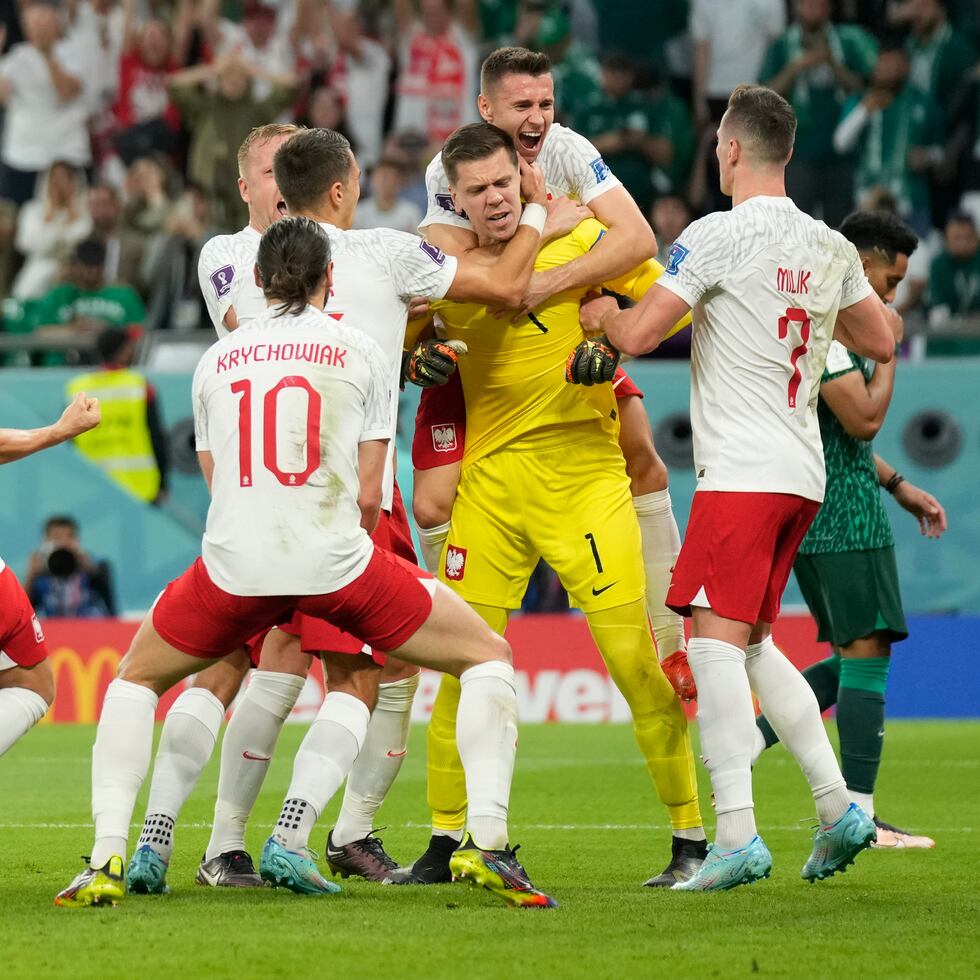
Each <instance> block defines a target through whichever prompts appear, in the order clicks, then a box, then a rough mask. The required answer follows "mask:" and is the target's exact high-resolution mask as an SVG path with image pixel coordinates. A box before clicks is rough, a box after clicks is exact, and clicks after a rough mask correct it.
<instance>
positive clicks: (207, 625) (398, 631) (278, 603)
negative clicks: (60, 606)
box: [153, 548, 432, 660]
mask: <svg viewBox="0 0 980 980" xmlns="http://www.w3.org/2000/svg"><path fill="white" fill-rule="evenodd" d="M423 578H431V576H430V575H429V574H428V573H427V572H423V571H421V570H420V569H418V568H416V567H414V566H412V565H410V564H409V563H408V562H406V561H405V560H404V559H402V558H399V557H397V556H396V555H392V554H390V553H388V552H386V551H382V550H381V549H380V548H375V549H374V553H373V554H372V556H371V560H370V561H369V562H368V564H367V567H366V568H365V569H364V571H363V572H362V573H361V574H360V575H359V576H358V577H357V578H356V579H354V581H353V582H351V583H349V584H348V585H345V586H344V588H342V589H338V590H337V591H336V592H330V593H327V594H325V595H309V596H236V595H231V594H230V593H228V592H225V591H224V590H223V589H221V588H219V587H218V586H217V585H215V584H214V582H213V581H212V580H211V577H210V576H209V575H208V571H207V568H206V567H205V565H204V562H203V560H202V559H200V558H198V559H197V561H195V562H194V564H193V565H191V567H190V568H188V569H187V571H186V572H184V574H183V575H181V576H180V577H179V578H177V579H174V581H173V582H171V583H170V584H169V585H168V586H167V588H166V589H164V591H163V595H161V596H160V599H159V600H158V602H157V604H156V605H155V606H154V607H153V626H154V629H156V631H157V632H158V633H159V634H160V636H162V637H163V639H164V640H166V641H167V642H168V643H169V644H170V645H171V646H174V647H176V648H177V649H178V650H182V651H183V652H184V653H187V654H190V655H191V656H192V657H201V658H203V659H206V660H211V659H215V658H217V657H224V656H226V655H227V654H229V653H231V652H232V651H233V650H236V649H238V647H240V646H242V645H243V644H244V643H245V642H246V641H247V640H249V639H251V638H253V637H254V636H255V634H256V633H259V632H261V631H262V630H265V629H268V628H269V627H271V626H275V625H276V624H277V623H281V622H284V621H286V620H288V619H289V618H290V616H291V615H292V613H293V610H296V609H298V610H300V611H301V612H304V613H306V614H307V615H308V616H317V617H321V618H323V619H327V620H329V621H330V622H331V623H332V624H333V625H334V626H337V627H339V628H340V629H343V630H346V631H347V632H349V633H353V632H355V631H356V633H357V635H358V636H361V637H363V638H364V642H365V643H367V644H369V645H370V646H371V647H372V648H374V649H376V650H380V651H388V650H394V649H395V648H396V647H399V646H401V645H402V644H403V643H404V642H405V641H406V640H408V639H409V637H411V636H412V635H413V634H414V633H415V632H416V630H418V628H419V627H420V626H421V625H422V624H423V623H424V622H425V621H426V619H428V617H429V613H430V612H431V611H432V597H431V595H430V594H429V590H428V588H426V586H425V585H423V584H422V581H421V580H422V579H423Z"/></svg>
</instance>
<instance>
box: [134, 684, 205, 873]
mask: <svg viewBox="0 0 980 980" xmlns="http://www.w3.org/2000/svg"><path fill="white" fill-rule="evenodd" d="M224 717H225V706H224V705H223V704H222V703H221V701H219V700H218V698H216V697H215V696H214V695H213V694H212V693H211V692H210V691H206V690H204V688H202V687H191V688H188V689H187V690H186V691H184V692H183V693H182V694H181V695H180V697H178V698H177V700H176V701H174V703H173V705H172V706H171V708H170V710H169V711H168V712H167V717H166V719H165V720H164V722H163V732H162V733H161V735H160V744H159V746H158V747H157V757H156V762H155V763H154V765H153V778H152V780H151V781H150V798H149V800H148V801H147V804H146V818H145V819H144V821H143V829H142V831H141V833H140V837H139V840H138V841H137V844H136V846H137V847H142V846H143V845H144V844H148V845H149V846H150V847H152V848H153V850H154V851H156V852H157V854H158V855H159V856H160V857H161V858H163V860H164V861H168V862H169V861H170V856H171V855H172V854H173V850H174V839H173V831H174V823H175V822H176V820H177V816H178V814H179V813H180V809H181V807H182V806H183V805H184V803H185V802H186V801H187V797H188V796H190V794H191V790H192V789H194V786H195V785H196V784H197V780H198V778H199V777H200V775H201V771H202V770H203V769H204V767H205V766H206V765H207V764H208V760H209V759H210V758H211V753H212V752H213V751H214V743H215V740H216V739H217V737H218V729H219V728H220V727H221V722H222V720H223V719H224Z"/></svg>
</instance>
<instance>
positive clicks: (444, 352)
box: [402, 337, 466, 388]
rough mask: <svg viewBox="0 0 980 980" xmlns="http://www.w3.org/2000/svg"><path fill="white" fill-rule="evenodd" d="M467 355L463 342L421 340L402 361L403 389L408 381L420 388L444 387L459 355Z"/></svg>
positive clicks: (433, 339) (436, 338)
mask: <svg viewBox="0 0 980 980" xmlns="http://www.w3.org/2000/svg"><path fill="white" fill-rule="evenodd" d="M465 353H466V344H464V343H463V341H461V340H440V339H439V338H438V337H432V338H430V339H429V340H420V341H419V342H418V343H417V344H416V345H415V347H414V348H413V349H412V350H410V351H408V353H406V354H405V356H404V358H403V359H402V387H403V388H404V387H405V382H406V381H411V382H412V384H414V385H418V386H419V387H420V388H435V387H438V386H439V385H444V384H446V382H448V381H449V379H450V378H451V377H452V375H453V372H454V371H455V370H456V364H457V362H458V361H459V355H460V354H465Z"/></svg>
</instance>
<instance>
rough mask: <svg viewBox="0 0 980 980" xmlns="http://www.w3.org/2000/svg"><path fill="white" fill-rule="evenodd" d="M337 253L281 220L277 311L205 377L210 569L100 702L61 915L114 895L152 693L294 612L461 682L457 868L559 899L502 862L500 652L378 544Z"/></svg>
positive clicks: (159, 618) (368, 372)
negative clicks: (461, 807)
mask: <svg viewBox="0 0 980 980" xmlns="http://www.w3.org/2000/svg"><path fill="white" fill-rule="evenodd" d="M542 223H543V218H542ZM524 237H525V238H527V237H533V238H535V239H536V238H537V236H536V235H534V236H530V235H526V236H524ZM330 254H331V252H330V242H329V239H328V237H327V235H326V234H325V233H324V232H323V230H322V229H321V228H319V227H318V226H317V225H316V223H315V222H312V221H309V220H308V219H304V218H287V219H284V220H283V221H280V222H277V223H275V224H273V225H272V226H271V227H270V228H269V229H268V230H267V231H266V233H265V235H264V236H263V238H262V241H261V243H260V245H259V252H258V259H257V263H256V264H257V268H258V274H259V276H260V277H261V281H262V283H263V286H264V290H265V292H266V296H267V300H268V303H269V307H270V310H269V312H268V313H267V314H266V315H265V316H264V317H259V318H258V319H257V320H256V321H255V322H253V323H251V324H250V325H249V326H247V327H245V328H240V329H238V330H237V331H235V332H234V333H232V334H231V335H230V336H228V337H226V338H225V339H224V340H222V341H219V342H218V343H217V344H215V345H214V347H212V348H211V349H210V350H209V351H208V352H207V353H206V354H205V355H204V357H203V358H202V359H201V362H200V364H199V365H198V368H197V370H196V371H195V375H194V385H193V399H194V417H195V434H196V440H197V449H198V453H199V455H200V461H201V468H202V470H203V472H204V474H205V478H206V479H207V480H208V483H209V486H210V488H211V493H212V503H211V507H210V508H209V511H208V522H207V528H206V531H205V534H204V539H203V542H202V557H201V558H199V559H198V560H197V561H196V562H195V563H194V564H193V565H192V566H191V567H190V568H189V569H187V571H186V572H184V574H183V575H181V576H180V577H179V578H178V579H176V580H175V581H173V582H171V583H170V585H168V586H167V588H166V589H165V590H164V592H163V594H162V595H161V597H160V599H159V600H158V601H157V603H156V605H155V606H154V608H153V610H152V611H151V612H150V613H149V614H148V615H147V617H146V619H145V620H144V622H143V624H142V625H141V627H140V629H139V630H138V632H137V634H136V636H135V638H134V640H133V643H132V645H131V647H130V649H129V651H128V653H127V654H126V657H125V658H124V659H123V661H122V663H121V664H120V669H119V674H118V676H117V678H116V679H115V680H114V681H113V682H112V684H110V686H109V689H108V691H107V692H106V697H105V702H104V704H103V708H102V713H101V716H100V719H99V729H98V734H97V736H96V743H95V747H94V749H93V758H92V810H93V815H94V818H95V843H94V846H93V849H92V852H91V853H92V856H91V858H90V859H89V866H88V867H87V868H85V869H84V870H83V871H82V872H81V873H80V874H79V875H78V876H77V877H76V878H75V879H74V881H73V882H72V883H71V884H70V885H69V886H68V887H67V888H66V889H64V890H63V891H62V892H61V893H59V895H58V896H57V898H56V903H57V904H59V905H63V906H67V907H84V906H90V905H98V904H105V903H108V902H114V901H118V900H119V899H120V898H121V897H122V896H123V893H124V885H123V879H122V871H123V859H124V855H125V850H126V843H127V838H128V834H129V821H130V817H131V816H132V809H133V804H134V803H135V800H136V795H137V793H138V792H139V788H140V784H141V783H142V780H143V776H144V774H145V772H146V769H147V766H148V765H149V761H150V748H151V744H152V737H153V715H154V711H155V708H156V704H157V701H158V698H159V696H160V694H162V693H163V692H164V691H165V690H167V689H168V688H169V687H170V686H172V685H173V684H174V683H176V682H177V681H179V680H180V679H181V678H182V677H185V676H187V675H188V674H190V673H192V672H194V671H195V670H196V669H197V668H198V667H199V666H200V665H201V664H202V662H204V663H207V662H211V661H213V660H215V659H218V658H220V657H222V656H224V655H225V654H226V652H227V651H229V650H234V649H236V648H238V647H239V646H240V645H241V644H242V643H243V642H244V641H245V640H246V639H248V637H250V636H252V635H254V634H255V633H256V632H258V631H259V630H261V629H263V628H267V627H269V626H271V625H273V624H275V623H277V622H281V621H282V620H283V619H284V617H288V616H289V615H291V613H292V610H294V609H297V608H298V609H301V610H303V611H304V612H306V613H307V614H309V615H312V616H317V617H324V618H326V619H328V620H329V621H330V622H332V623H334V624H335V625H337V626H338V627H341V628H346V629H349V630H352V631H354V632H355V633H356V634H357V635H359V636H361V637H363V638H364V640H365V641H366V642H369V643H370V644H371V646H372V647H373V648H374V649H375V650H377V651H386V652H387V651H391V652H394V653H396V654H397V655H398V656H399V657H401V658H403V659H405V660H408V661H413V662H418V663H419V664H420V665H425V666H428V667H431V668H433V669H436V670H448V671H450V672H452V673H454V674H458V675H460V680H461V684H462V689H463V699H464V700H465V702H466V704H465V706H464V707H462V709H461V711H460V727H459V731H458V733H457V737H458V739H459V743H460V750H461V753H462V755H463V757H464V759H465V760H466V768H467V773H468V784H467V790H468V791H469V792H470V794H471V796H473V797H474V798H476V799H477V800H478V801H479V802H478V804H477V805H476V806H475V807H474V808H473V809H474V812H473V813H472V814H471V816H470V820H469V830H470V840H469V841H468V846H467V847H466V848H465V849H463V850H462V851H461V852H460V859H459V868H460V871H462V870H464V869H465V870H466V872H467V873H468V874H470V875H472V876H473V877H475V878H476V879H478V880H481V881H486V882H488V883H489V882H490V881H492V880H494V879H495V880H496V881H498V882H499V881H500V872H499V871H498V868H501V867H506V868H507V869H508V872H509V882H510V886H511V887H510V888H509V890H508V893H507V898H508V899H509V900H510V901H511V902H513V903H514V904H519V905H537V906H549V905H553V904H554V902H553V901H552V900H551V899H549V898H548V897H547V896H546V895H544V894H542V893H541V892H538V891H536V890H534V889H533V887H532V886H531V885H530V882H529V881H528V880H527V877H526V875H525V874H524V873H523V869H520V865H519V864H517V862H516V859H515V858H514V855H513V851H511V850H509V849H507V807H508V797H509V793H510V781H511V775H512V772H513V764H514V752H515V749H516V742H517V724H516V720H517V699H516V694H515V690H514V670H513V666H512V665H511V662H510V650H509V648H508V646H507V644H506V643H505V642H504V641H503V640H502V639H501V638H500V637H497V636H495V635H494V634H493V632H492V631H491V630H490V629H488V628H487V627H486V625H485V624H484V623H483V622H482V621H481V620H480V619H479V617H478V616H476V615H475V614H474V613H473V612H472V611H471V610H470V609H469V608H468V607H467V606H466V604H465V603H463V602H461V601H460V600H459V599H458V598H457V597H456V596H454V595H453V594H452V593H451V592H450V591H449V590H448V589H446V588H444V587H443V586H442V585H440V584H438V583H435V582H434V581H433V580H432V578H431V576H429V575H428V574H427V573H425V572H421V571H420V570H419V569H418V568H416V567H414V566H411V565H409V564H408V563H406V562H404V561H402V560H401V559H398V558H396V557H395V556H393V555H391V554H389V553H387V552H385V551H384V550H382V549H378V548H375V547H374V545H373V543H372V541H371V539H370V537H369V536H368V533H367V532H368V530H369V529H371V528H373V527H374V525H375V523H376V522H377V518H378V513H379V509H380V503H381V484H382V474H383V472H384V468H385V460H386V457H387V450H388V446H387V443H388V438H389V436H390V432H391V429H390V398H391V390H390V380H389V377H390V371H389V367H388V363H387V359H386V358H385V357H384V355H383V354H382V352H381V350H380V349H379V348H378V346H377V344H376V343H375V342H374V341H373V340H371V338H370V337H368V336H367V335H366V334H365V333H364V332H363V331H361V330H358V329H357V328H356V327H354V326H353V325H352V324H351V325H347V324H345V323H343V322H342V320H343V319H345V318H346V319H348V320H349V321H350V320H353V319H354V318H353V317H350V316H349V315H348V311H346V310H331V312H335V313H337V314H339V315H340V318H339V319H330V318H327V317H324V316H323V313H322V310H323V307H324V304H325V303H326V299H327V295H328V292H329V291H330V286H331V273H332V267H331V264H330ZM332 703H333V706H334V707H335V709H336V710H335V711H334V714H333V717H334V718H335V719H337V720H338V721H342V722H343V723H344V724H335V725H334V729H333V730H332V732H331V734H333V735H334V737H337V738H350V739H353V740H355V741H357V739H358V735H359V736H360V739H361V740H363V737H364V734H365V731H366V729H367V723H368V714H369V712H368V710H367V708H366V707H365V705H364V704H363V703H362V702H360V701H359V700H358V699H357V698H356V697H353V696H350V695H347V694H341V695H339V696H337V697H336V698H334V699H333V701H332ZM314 728H315V726H314ZM311 731H312V729H311ZM355 754H356V752H355ZM518 869H519V877H518V874H517V871H518ZM500 890H501V891H502V890H503V889H502V887H501V889H500Z"/></svg>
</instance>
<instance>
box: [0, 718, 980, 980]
mask: <svg viewBox="0 0 980 980" xmlns="http://www.w3.org/2000/svg"><path fill="white" fill-rule="evenodd" d="M302 732H303V730H302V729H301V728H299V727H295V726H290V727H289V728H287V730H286V732H285V734H284V736H283V738H282V742H281V744H280V751H279V753H278V755H277V761H276V762H275V763H274V765H273V767H272V769H271V771H270V774H269V779H268V780H267V782H266V786H265V789H264V792H263V795H262V796H261V797H260V800H259V804H258V807H257V808H256V812H255V817H254V820H253V829H252V832H251V835H250V840H249V843H250V845H251V848H252V853H253V854H255V855H256V856H257V855H258V853H259V851H260V849H261V845H262V841H263V839H264V837H265V836H266V834H267V833H268V832H269V828H270V827H271V825H272V823H273V821H274V820H275V817H276V816H277V814H278V808H279V804H280V802H281V799H282V794H283V792H284V791H285V789H286V783H287V780H288V777H289V770H290V761H291V759H292V753H293V750H294V749H295V746H296V744H297V742H298V740H299V738H300V737H301V735H302ZM92 735H93V732H92V729H91V728H87V727H81V726H79V727H73V726H62V727H47V728H41V729H38V730H36V731H33V732H31V733H30V734H29V735H28V736H27V737H26V738H25V739H24V740H23V741H22V742H21V743H19V744H18V745H16V746H15V747H14V748H13V749H12V750H11V751H10V752H9V753H8V755H7V756H5V757H4V758H3V759H2V760H0V800H2V801H3V810H2V819H0V902H2V913H0V943H2V947H0V948H2V950H3V959H2V963H3V968H2V972H3V974H4V975H5V976H9V977H47V976H55V975H57V976H60V977H68V978H72V977H103V978H109V977H166V978H168V980H172V978H177V977H180V978H188V980H190V978H197V977H236V978H237V977H266V976H276V977H296V978H301V977H303V976H306V975H314V976H318V975H326V976H333V977H338V978H340V977H359V976H369V977H416V976H417V977H492V976H499V977H513V978H518V977H523V976H530V977H536V978H537V977H563V978H569V977H590V978H598V977H632V976H663V977H702V976H704V977H728V976H740V975H743V974H750V973H756V972H757V973H759V974H760V975H764V976H771V977H845V976H860V977H869V978H881V977H886V978H890V977H907V976H922V977H925V976H929V977H935V976H942V977H944V978H948V977H968V976H970V977H976V976H978V975H980V953H978V944H977V935H976V931H977V926H978V924H980V902H978V899H977V881H978V878H980V839H978V838H980V794H978V792H977V790H978V775H980V773H978V755H980V724H968V723H910V722H905V723H897V722H896V723H892V724H891V725H890V726H889V733H888V746H887V751H886V763H885V767H884V769H883V773H882V777H881V780H880V787H879V794H878V808H879V812H880V814H881V815H882V816H883V817H884V818H885V819H887V820H891V821H894V822H895V823H901V824H906V825H909V826H911V827H914V828H916V829H920V830H922V831H924V832H927V833H929V834H931V835H932V836H934V837H935V838H936V839H937V841H938V847H937V848H936V850H934V851H929V852H912V851H910V852H905V853H883V852H872V853H866V854H863V855H862V856H861V857H859V858H858V862H857V865H856V867H855V868H852V869H851V870H850V871H849V872H848V873H847V874H846V875H838V876H837V877H835V878H833V879H831V880H829V881H826V882H821V883H818V884H815V885H807V884H806V883H805V882H803V881H802V880H801V879H800V877H799V870H800V867H801V866H802V864H803V861H804V859H805V858H806V856H807V854H808V853H809V838H810V822H809V821H808V820H807V819H806V818H807V817H808V816H809V814H810V813H811V806H810V803H809V800H808V796H807V793H806V790H805V787H804V783H803V779H802V777H801V776H800V774H799V772H798V770H797V769H796V768H795V767H794V766H793V764H792V762H791V760H790V759H789V757H788V756H787V755H786V753H785V752H784V751H783V749H782V748H776V749H774V750H772V751H771V752H770V753H769V754H768V755H767V756H766V757H765V758H764V759H763V760H762V762H761V763H760V765H759V766H758V767H757V769H756V790H757V793H756V796H757V801H758V816H759V823H760V829H761V831H762V833H763V834H764V835H765V839H766V842H767V843H768V845H769V848H770V849H771V851H772V853H773V857H774V859H775V867H774V871H773V877H772V878H771V879H770V880H769V881H767V882H762V883H760V884H757V885H754V886H753V887H751V888H741V889H737V890H736V891H733V892H729V893H722V894H710V895H694V894H692V895H688V894H676V893H670V892H664V891H659V890H648V889H643V888H641V887H639V886H640V883H641V882H642V881H643V880H644V879H645V878H646V877H647V876H648V875H649V874H651V873H652V872H656V871H659V870H660V868H661V867H662V865H663V864H664V863H665V861H666V857H667V837H668V831H667V829H666V828H665V826H664V819H663V815H662V811H661V809H660V807H659V805H658V804H656V803H655V801H654V799H653V797H652V794H651V791H650V788H649V785H648V783H647V778H646V775H645V770H644V768H643V766H642V764H641V763H640V760H639V756H638V753H637V751H636V748H635V746H634V745H633V742H632V736H631V733H630V730H629V729H628V728H626V727H622V726H608V727H604V726H595V727H593V726H584V725H583V726H571V725H565V726H525V727H524V728H523V729H522V731H521V745H520V751H519V760H518V770H517V776H516V779H515V785H514V795H513V800H512V814H513V819H512V823H511V827H512V835H513V839H514V840H515V841H519V842H520V843H521V844H523V845H524V849H523V850H522V851H521V857H522V858H523V859H525V861H526V865H527V867H528V869H529V871H530V873H531V875H532V877H533V879H534V880H535V882H536V883H538V884H539V885H540V886H541V887H543V888H545V889H546V890H547V891H549V892H550V893H551V894H553V895H555V896H556V897H557V899H558V901H559V902H560V903H561V908H560V909H558V910H555V911H550V912H543V911H537V910H534V911H531V910H513V909H508V908H504V907H502V906H498V905H497V904H496V902H495V900H494V899H493V898H492V897H491V896H490V895H489V894H488V893H485V892H481V891H478V890H476V889H472V888H468V887H464V886H461V885H446V886H439V887H433V888H428V889H408V888H394V887H382V886H378V885H371V884H367V883H364V882H361V883H355V884H350V885H349V886H348V887H347V888H346V889H345V893H344V894H341V895H338V896H333V897H326V898H305V897H300V896H297V895H292V894H290V893H287V892H281V891H272V890H268V891H264V892H245V893H234V892H224V891H222V892H220V893H219V892H216V891H210V890H204V889H201V888H198V887H197V886H195V885H194V884H193V875H194V871H195V869H196V865H197V861H198V859H199V858H200V855H201V852H202V849H203V847H204V844H205V841H206V839H207V829H206V826H205V822H206V821H207V819H208V817H209V814H210V808H211V805H212V803H213V796H214V787H215V781H216V765H215V764H214V762H212V765H211V766H210V767H209V768H208V770H207V772H206V773H205V774H204V776H203V778H202V780H201V784H200V789H199V790H198V791H197V792H196V793H195V795H194V796H193V797H192V798H191V800H190V801H189V802H188V804H187V806H186V807H185V811H184V814H183V825H182V826H180V827H179V830H178V837H177V852H176V854H175V857H174V860H173V863H172V865H171V871H170V878H169V880H170V883H171V886H172V888H173V892H172V894H170V895H168V896H164V897H140V896H131V897H129V898H127V900H126V901H125V902H124V903H123V904H122V905H120V906H119V907H118V908H115V909H85V910H79V911H69V910H65V909H59V908H56V907H55V906H54V905H53V904H52V901H51V900H52V898H53V897H54V894H55V892H57V891H58V889H59V888H61V887H63V886H64V885H66V884H67V883H68V882H69V881H70V880H71V878H72V877H73V875H74V874H75V873H76V871H78V870H79V869H80V868H81V862H80V860H79V855H81V854H84V853H87V852H88V850H89V847H90V843H91V837H90V830H89V829H88V822H89V816H88V805H89V788H88V787H89V749H90V746H91V742H92ZM423 760H424V742H423V733H422V731H421V729H419V730H416V731H415V732H414V733H413V742H412V751H411V752H410V753H409V757H408V760H407V761H406V764H405V767H404V770H403V772H402V775H401V777H400V779H399V781H398V783H397V785H396V787H395V789H394V791H393V793H392V796H391V799H390V800H389V802H388V804H387V805H386V806H385V808H384V810H383V811H382V814H381V817H382V819H381V822H382V823H384V824H387V826H388V829H387V830H386V831H385V832H384V835H383V836H384V840H385V843H386V845H387V846H388V847H389V849H390V850H391V852H392V853H393V854H394V855H395V856H396V857H399V858H402V859H411V858H412V857H413V856H415V855H416V853H417V852H419V851H420V850H421V849H422V848H423V846H424V845H425V842H426V840H427V836H428V834H427V831H426V828H425V827H424V826H423V824H424V821H425V816H426V814H425V807H424V773H423ZM702 776H703V773H702ZM140 806H142V800H141V804H140ZM332 813H333V811H331V814H330V815H328V816H327V817H325V818H324V820H323V821H322V822H321V824H320V827H319V828H318V829H317V831H316V834H315V839H314V843H315V846H317V847H322V843H323V838H324V837H325V833H326V829H327V827H328V826H329V820H330V817H331V815H332ZM138 816H140V817H141V816H142V809H141V808H140V809H139V810H138ZM709 822H710V819H709ZM135 836H136V835H135V833H134V835H133V839H135Z"/></svg>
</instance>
